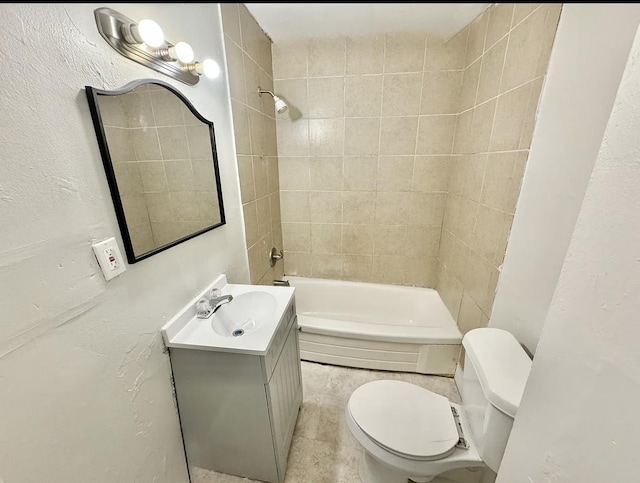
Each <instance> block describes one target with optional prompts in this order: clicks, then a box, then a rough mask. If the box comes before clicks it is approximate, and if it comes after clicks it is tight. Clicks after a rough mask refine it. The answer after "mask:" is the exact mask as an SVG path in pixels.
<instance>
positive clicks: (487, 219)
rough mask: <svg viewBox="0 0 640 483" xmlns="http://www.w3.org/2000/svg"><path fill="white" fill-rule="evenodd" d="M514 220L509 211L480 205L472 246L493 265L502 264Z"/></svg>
mask: <svg viewBox="0 0 640 483" xmlns="http://www.w3.org/2000/svg"><path fill="white" fill-rule="evenodd" d="M512 222H513V215H511V214H509V213H505V212H503V211H498V210H494V209H493V208H489V207H487V206H484V205H479V207H478V215H477V218H476V226H475V229H474V232H473V240H472V246H473V247H474V248H475V250H476V251H477V252H478V254H479V255H480V256H482V257H484V258H485V259H486V260H488V261H489V262H490V263H491V264H492V265H493V266H496V267H497V266H499V265H501V264H502V261H503V259H504V253H505V251H506V248H507V240H508V238H509V232H510V231H511V223H512Z"/></svg>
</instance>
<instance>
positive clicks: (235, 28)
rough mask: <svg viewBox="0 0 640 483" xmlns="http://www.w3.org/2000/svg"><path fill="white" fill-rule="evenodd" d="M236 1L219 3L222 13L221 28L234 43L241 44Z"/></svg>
mask: <svg viewBox="0 0 640 483" xmlns="http://www.w3.org/2000/svg"><path fill="white" fill-rule="evenodd" d="M238 5H239V4H237V3H221V4H220V11H221V13H222V30H223V32H224V34H225V35H227V36H228V37H229V38H230V39H231V40H233V41H234V42H235V43H236V44H238V45H241V44H242V38H241V37H240V13H239V11H238Z"/></svg>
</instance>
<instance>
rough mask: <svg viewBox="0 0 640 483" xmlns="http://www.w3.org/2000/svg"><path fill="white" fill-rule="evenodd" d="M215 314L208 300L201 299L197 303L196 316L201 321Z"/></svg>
mask: <svg viewBox="0 0 640 483" xmlns="http://www.w3.org/2000/svg"><path fill="white" fill-rule="evenodd" d="M212 313H213V310H212V308H211V304H210V303H209V301H208V300H207V299H200V300H198V302H196V316H197V317H198V318H199V319H206V318H208V317H209V316H210V315H211V314H212Z"/></svg>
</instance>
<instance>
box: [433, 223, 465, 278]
mask: <svg viewBox="0 0 640 483" xmlns="http://www.w3.org/2000/svg"><path fill="white" fill-rule="evenodd" d="M470 252H471V251H470V249H469V247H467V246H466V245H465V244H464V243H462V242H461V241H460V240H459V239H458V238H456V237H455V236H453V235H452V234H451V233H450V232H448V231H447V230H442V237H441V239H440V251H439V256H440V263H442V264H443V265H444V267H445V268H446V269H447V271H448V272H449V274H450V275H451V276H452V277H453V278H456V279H458V280H462V279H463V278H464V274H465V271H466V269H467V261H468V259H469V254H470Z"/></svg>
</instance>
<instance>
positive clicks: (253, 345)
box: [161, 275, 294, 355]
mask: <svg viewBox="0 0 640 483" xmlns="http://www.w3.org/2000/svg"><path fill="white" fill-rule="evenodd" d="M212 288H218V289H220V295H231V296H233V300H232V301H231V302H229V303H225V304H224V305H222V306H221V307H220V308H219V309H218V310H217V311H216V312H215V313H214V314H213V315H212V316H211V317H209V318H207V319H199V318H198V317H196V309H195V306H196V303H197V302H198V300H200V299H201V298H202V297H203V296H204V295H205V294H207V293H209V291H210V290H211V289H212ZM293 292H294V288H293V287H273V286H268V285H242V284H233V283H227V277H226V276H225V275H220V276H219V277H218V278H216V279H215V280H214V281H213V282H212V283H211V284H210V285H209V286H208V287H206V288H205V289H204V290H203V291H202V292H201V293H200V294H199V295H198V296H197V297H195V298H194V299H193V300H191V301H190V302H189V303H188V304H187V305H186V306H185V307H184V308H183V309H182V310H181V311H180V312H178V314H176V315H175V316H174V317H173V318H172V319H171V320H170V321H169V322H167V323H166V324H165V325H164V326H163V327H162V329H161V332H162V337H163V339H164V343H165V345H166V346H167V347H176V348H181V349H199V350H210V351H222V352H238V353H246V354H256V355H265V354H266V353H267V349H268V347H269V343H270V342H271V339H272V337H273V334H274V333H275V331H276V329H277V327H278V324H279V322H280V320H281V319H282V317H283V315H284V313H285V311H286V310H287V307H288V305H289V302H290V301H291V300H292V299H293V298H292V295H293ZM234 332H235V334H236V335H235V336H234Z"/></svg>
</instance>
